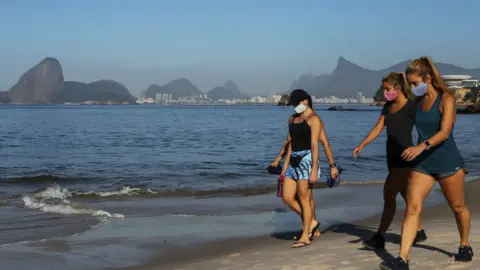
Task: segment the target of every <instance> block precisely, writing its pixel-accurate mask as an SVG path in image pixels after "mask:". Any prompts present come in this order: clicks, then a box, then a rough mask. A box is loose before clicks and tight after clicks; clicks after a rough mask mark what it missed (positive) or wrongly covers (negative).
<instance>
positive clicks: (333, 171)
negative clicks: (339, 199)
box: [330, 167, 339, 179]
mask: <svg viewBox="0 0 480 270" xmlns="http://www.w3.org/2000/svg"><path fill="white" fill-rule="evenodd" d="M338 175H339V173H338V169H337V167H333V168H330V176H331V177H332V179H337V177H338Z"/></svg>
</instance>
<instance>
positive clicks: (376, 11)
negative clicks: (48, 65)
mask: <svg viewBox="0 0 480 270" xmlns="http://www.w3.org/2000/svg"><path fill="white" fill-rule="evenodd" d="M479 12H480V1H478V0H462V1H459V2H458V3H455V2H454V1H451V0H416V1H415V0H403V1H397V0H395V1H392V0H388V1H385V0H383V1H382V0H364V1H359V0H41V1H35V0H3V1H1V3H0V90H8V89H9V88H10V87H11V86H12V85H13V84H15V83H16V81H17V80H18V79H19V77H20V76H21V74H22V73H23V72H25V71H26V70H28V69H29V68H31V67H32V66H34V65H35V64H37V63H38V62H40V61H41V60H42V59H43V58H45V57H55V58H57V59H58V60H59V61H60V63H61V64H62V67H63V72H64V77H65V79H66V80H77V81H83V82H91V81H95V80H99V79H113V80H116V81H119V82H121V83H123V84H125V85H126V86H127V87H128V88H129V89H130V91H131V92H132V93H133V94H137V93H139V91H141V90H144V89H146V88H147V87H148V86H149V85H150V84H159V85H161V84H165V83H168V82H169V81H171V80H174V79H177V78H180V77H185V78H188V79H189V80H191V81H192V82H193V83H194V84H195V85H197V86H198V88H199V89H200V90H201V91H204V92H207V91H209V90H210V89H211V88H213V87H216V86H221V85H223V84H224V83H225V82H226V81H227V80H228V79H232V80H233V81H235V82H236V84H237V85H238V86H239V87H240V88H241V90H242V91H243V92H245V93H248V94H266V93H269V92H284V91H288V90H289V87H290V85H291V83H292V82H293V80H295V79H297V78H298V76H299V75H301V74H309V73H312V74H325V73H331V72H332V71H333V69H334V68H335V66H336V64H337V60H338V58H339V57H340V56H343V57H345V58H346V59H347V60H349V61H351V62H354V63H356V64H358V65H360V66H362V67H365V68H369V69H382V68H386V67H388V66H392V65H394V64H396V63H398V62H401V61H404V60H408V59H413V58H415V57H419V56H422V55H429V56H431V57H432V58H433V59H434V61H437V62H446V63H451V64H455V65H459V66H462V67H466V68H477V67H480V51H479V50H478V47H479V45H480V42H479V41H480V32H479V31H478V22H479V14H480V13H479Z"/></svg>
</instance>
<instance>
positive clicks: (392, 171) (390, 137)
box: [353, 72, 427, 249]
mask: <svg viewBox="0 0 480 270" xmlns="http://www.w3.org/2000/svg"><path fill="white" fill-rule="evenodd" d="M382 85H383V88H384V89H385V90H384V91H383V95H384V97H385V99H386V100H387V103H385V105H384V106H383V109H382V112H381V113H380V117H379V118H378V121H377V124H376V125H375V127H374V128H373V129H372V130H371V131H370V133H369V134H368V135H367V137H366V138H365V139H364V140H363V141H362V142H361V143H360V145H359V146H357V147H356V148H355V150H353V157H354V158H355V159H356V158H357V157H358V156H359V155H360V153H361V152H362V150H363V148H364V147H365V146H367V145H368V144H370V143H371V142H372V141H373V140H375V139H376V138H377V137H378V136H379V135H380V134H381V133H382V131H383V128H384V126H387V143H386V150H387V167H388V176H387V179H386V180H385V185H384V187H383V200H384V204H383V213H382V218H381V221H380V226H379V227H378V231H377V233H376V234H375V235H374V236H373V237H372V238H370V239H369V240H367V241H363V242H362V243H363V245H364V246H365V247H366V248H368V249H385V236H384V235H385V232H386V231H387V230H388V228H389V227H390V224H391V223H392V220H393V217H394V216H395V212H396V209H397V202H396V198H397V195H398V193H400V194H401V195H402V197H403V199H404V200H406V192H407V182H408V177H409V175H410V172H411V169H412V165H411V164H410V162H407V161H405V160H403V159H402V157H401V155H402V152H403V150H405V149H407V148H408V147H410V146H412V145H413V143H412V130H413V124H414V120H415V112H416V107H415V103H414V101H412V100H410V99H409V98H408V97H409V87H408V83H407V80H406V79H405V75H404V74H403V73H401V72H392V73H390V74H389V75H388V76H386V77H385V78H384V79H383V80H382ZM417 229H418V230H417V234H416V237H415V242H423V241H425V240H426V239H427V235H426V233H425V231H424V230H423V229H422V227H421V225H420V223H419V224H418V228H417Z"/></svg>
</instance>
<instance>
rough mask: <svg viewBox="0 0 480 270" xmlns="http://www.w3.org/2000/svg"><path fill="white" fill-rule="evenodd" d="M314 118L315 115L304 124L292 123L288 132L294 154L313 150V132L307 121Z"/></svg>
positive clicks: (304, 121)
mask: <svg viewBox="0 0 480 270" xmlns="http://www.w3.org/2000/svg"><path fill="white" fill-rule="evenodd" d="M312 116H313V113H312V115H309V116H308V117H307V118H306V119H305V120H303V121H302V122H300V123H294V122H293V121H292V123H291V124H290V125H289V126H288V131H289V133H290V138H291V144H292V152H298V151H303V150H311V149H312V132H311V130H310V126H309V125H308V123H307V120H308V119H310V117H312ZM294 118H295V116H294Z"/></svg>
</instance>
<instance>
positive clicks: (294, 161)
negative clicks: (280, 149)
mask: <svg viewBox="0 0 480 270" xmlns="http://www.w3.org/2000/svg"><path fill="white" fill-rule="evenodd" d="M308 154H310V153H306V154H303V155H301V156H293V155H290V166H292V168H298V167H299V166H300V162H302V159H303V158H304V157H305V156H306V155H308Z"/></svg>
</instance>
